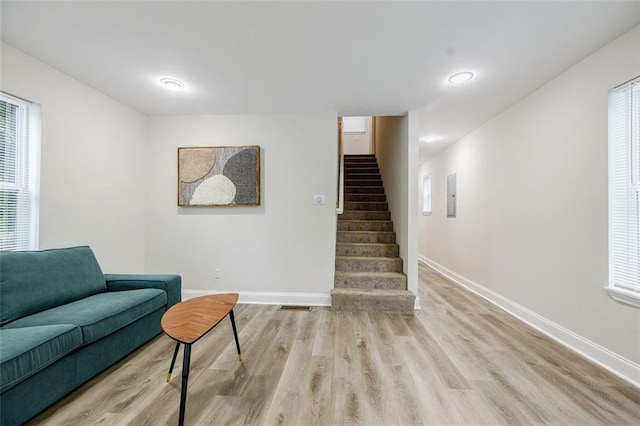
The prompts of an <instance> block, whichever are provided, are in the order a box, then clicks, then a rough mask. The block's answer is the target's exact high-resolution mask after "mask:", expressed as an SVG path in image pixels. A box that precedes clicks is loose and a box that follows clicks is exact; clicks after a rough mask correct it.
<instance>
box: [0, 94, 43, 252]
mask: <svg viewBox="0 0 640 426" xmlns="http://www.w3.org/2000/svg"><path fill="white" fill-rule="evenodd" d="M32 118H34V111H33V110H32V106H31V104H30V103H28V102H26V101H23V100H21V99H18V98H14V97H12V96H9V95H7V94H5V93H0V250H2V251H8V250H25V249H32V248H37V247H36V246H37V178H38V173H39V171H38V170H37V167H36V170H34V165H36V164H37V163H36V162H35V161H34V158H32V157H34V156H35V155H37V148H38V146H39V141H37V142H38V143H37V145H38V146H36V143H35V142H36V141H35V140H34V138H35V137H36V136H39V131H35V132H34V131H33V130H34V128H35V126H36V125H38V126H39V123H36V122H37V121H38V120H37V119H36V120H34V119H32Z"/></svg>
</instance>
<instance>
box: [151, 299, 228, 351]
mask: <svg viewBox="0 0 640 426" xmlns="http://www.w3.org/2000/svg"><path fill="white" fill-rule="evenodd" d="M236 303H238V293H225V294H214V295H211V296H201V297H194V298H193V299H187V300H185V301H183V302H180V303H178V304H176V305H173V306H172V307H171V308H169V310H168V311H167V312H165V313H164V315H163V316H162V321H161V322H160V324H161V325H162V329H163V330H164V332H165V333H167V335H168V336H169V337H171V338H172V339H174V340H177V341H178V342H180V343H186V344H191V343H193V342H195V341H196V340H198V339H200V338H201V337H202V336H204V335H205V334H207V333H208V332H209V331H211V329H212V328H213V327H215V326H216V325H218V323H219V322H220V321H221V320H222V319H223V318H224V317H226V316H227V314H229V312H231V310H232V309H233V307H234V306H236Z"/></svg>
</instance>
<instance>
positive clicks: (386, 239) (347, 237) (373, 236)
mask: <svg viewBox="0 0 640 426" xmlns="http://www.w3.org/2000/svg"><path fill="white" fill-rule="evenodd" d="M337 242H339V243H384V244H391V243H395V242H396V234H395V232H338V233H337Z"/></svg>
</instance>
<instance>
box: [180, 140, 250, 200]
mask: <svg viewBox="0 0 640 426" xmlns="http://www.w3.org/2000/svg"><path fill="white" fill-rule="evenodd" d="M259 205H260V147H259V146H257V145H252V146H198V147H180V148H178V206H181V207H214V206H259Z"/></svg>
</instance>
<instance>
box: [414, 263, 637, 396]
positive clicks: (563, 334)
mask: <svg viewBox="0 0 640 426" xmlns="http://www.w3.org/2000/svg"><path fill="white" fill-rule="evenodd" d="M418 260H419V261H420V262H422V263H424V264H426V265H428V266H430V267H431V268H433V269H435V270H436V271H437V272H439V273H440V274H442V275H443V276H445V277H447V278H448V279H449V280H451V281H453V282H454V283H456V284H458V285H460V286H462V287H464V288H466V289H468V290H470V291H472V292H473V293H475V294H477V295H479V296H481V297H483V298H484V299H486V300H488V301H489V302H491V303H493V304H494V305H496V306H497V307H499V308H501V309H503V310H504V311H506V312H508V313H510V314H511V315H513V316H515V317H516V318H518V319H520V320H522V321H524V322H525V323H527V324H529V325H530V326H532V327H533V328H535V329H536V330H539V331H541V332H542V333H544V334H546V335H547V336H549V337H551V338H552V339H554V340H556V341H557V342H559V343H561V344H562V345H564V346H566V347H568V348H569V349H571V350H573V351H575V352H577V353H579V354H580V355H582V356H584V357H585V358H587V359H589V360H591V361H593V362H595V363H596V364H598V365H600V366H602V367H604V368H606V369H607V370H609V371H611V372H612V373H613V374H615V375H617V376H619V377H621V378H622V379H624V380H626V381H628V382H630V383H631V384H633V385H634V386H637V387H640V365H638V364H636V363H635V362H633V361H631V360H628V359H626V358H624V357H622V356H620V355H618V354H616V353H615V352H612V351H610V350H608V349H607V348H604V347H602V346H600V345H598V344H597V343H594V342H592V341H590V340H588V339H585V338H584V337H582V336H580V335H578V334H576V333H574V332H573V331H571V330H568V329H566V328H564V327H562V326H561V325H559V324H556V323H554V322H553V321H550V320H548V319H547V318H545V317H543V316H541V315H538V314H536V313H535V312H533V311H531V310H529V309H527V308H525V307H524V306H521V305H519V304H517V303H515V302H513V301H512V300H509V299H507V298H506V297H504V296H501V295H499V294H498V293H495V292H493V291H491V290H489V289H488V288H486V287H483V286H482V285H480V284H478V283H476V282H474V281H471V280H469V279H467V278H465V277H463V276H461V275H458V274H457V273H455V272H453V271H451V270H450V269H447V268H446V267H444V266H442V265H440V264H438V263H437V262H434V261H433V260H431V259H429V258H427V257H426V256H423V255H420V254H419V255H418Z"/></svg>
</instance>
